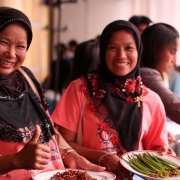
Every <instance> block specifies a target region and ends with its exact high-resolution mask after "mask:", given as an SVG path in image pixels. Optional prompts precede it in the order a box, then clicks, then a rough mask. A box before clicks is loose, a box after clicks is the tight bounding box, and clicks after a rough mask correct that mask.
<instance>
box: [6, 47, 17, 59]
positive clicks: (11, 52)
mask: <svg viewBox="0 0 180 180" xmlns="http://www.w3.org/2000/svg"><path fill="white" fill-rule="evenodd" d="M6 56H8V57H9V58H15V57H16V50H15V47H14V46H9V47H8V48H7V49H6Z"/></svg>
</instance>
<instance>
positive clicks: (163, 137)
mask: <svg viewBox="0 0 180 180" xmlns="http://www.w3.org/2000/svg"><path fill="white" fill-rule="evenodd" d="M141 51H142V45H141V40H140V34H139V32H138V29H137V28H136V27H135V26H134V25H133V24H132V23H130V22H127V21H123V20H117V21H114V22H112V23H110V24H109V25H107V26H106V27H105V29H104V30H103V32H102V35H101V39H100V61H101V68H100V71H96V72H92V73H88V74H86V75H84V76H82V77H81V78H79V79H77V80H75V81H73V82H71V83H70V85H69V86H68V88H67V89H66V91H65V92H64V94H63V96H62V98H61V99H60V101H59V103H58V105H57V106H56V109H55V111H54V112H53V114H52V118H53V121H54V122H55V123H56V124H58V125H59V126H60V127H59V130H60V132H61V134H62V136H63V137H64V138H65V140H66V141H67V142H69V144H70V145H71V146H72V147H73V148H74V149H75V150H76V151H77V152H78V153H79V154H81V155H83V156H84V157H86V158H87V159H88V160H90V161H91V162H93V163H96V164H98V163H99V164H101V165H103V166H105V167H106V169H107V170H108V171H111V172H114V173H116V175H117V176H118V177H120V178H121V180H122V179H124V178H123V173H126V171H125V170H122V167H121V166H120V163H119V156H121V155H122V154H123V153H125V152H127V151H133V150H143V149H145V150H157V151H161V152H162V153H170V154H174V152H173V151H172V150H171V149H170V148H169V147H168V142H167V134H166V133H167V132H166V128H165V122H166V116H165V111H164V108H163V104H162V102H161V100H160V98H159V96H158V95H157V94H156V93H154V92H153V91H151V90H150V89H148V88H146V87H144V86H143V84H142V81H141V77H140V75H139V65H140V59H141ZM83 103H85V106H84V110H83V113H82V116H83V117H82V126H81V128H82V132H83V134H82V145H79V144H76V142H75V141H76V136H77V132H78V126H79V117H80V114H81V112H82V111H81V110H82V107H83ZM126 176H128V174H127V173H126ZM128 177H129V179H130V176H128Z"/></svg>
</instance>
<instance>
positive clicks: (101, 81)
mask: <svg viewBox="0 0 180 180" xmlns="http://www.w3.org/2000/svg"><path fill="white" fill-rule="evenodd" d="M119 30H125V31H126V32H127V33H130V34H132V35H133V37H134V40H135V43H136V49H137V51H138V60H137V64H136V66H135V68H134V69H133V70H132V71H131V72H130V73H128V74H127V75H125V76H117V75H115V74H113V73H112V72H111V71H110V70H109V69H108V67H107V65H106V59H105V54H106V48H107V45H108V42H109V39H110V37H111V36H112V34H113V33H114V32H115V31H119ZM141 53H142V44H141V38H140V34H139V31H138V29H137V28H136V26H134V25H133V24H132V23H130V22H128V21H124V20H117V21H114V22H112V23H110V24H109V25H107V26H106V27H105V29H104V30H103V32H102V34H101V39H100V60H101V70H100V71H98V72H95V73H91V74H88V75H87V76H85V81H86V83H87V87H88V91H89V96H90V99H91V102H93V107H94V111H95V114H98V117H103V121H104V122H106V123H108V124H109V127H111V128H114V129H115V130H116V131H117V132H118V135H119V138H120V141H121V144H122V146H123V147H124V148H125V149H126V150H127V151H131V150H135V149H138V142H139V137H140V134H141V122H142V111H141V108H142V102H141V106H138V105H137V103H136V100H137V99H139V98H140V99H139V100H140V101H141V100H142V96H143V86H142V82H141V77H140V76H139V66H140V59H141ZM137 102H138V101H137ZM112 122H113V123H114V126H112Z"/></svg>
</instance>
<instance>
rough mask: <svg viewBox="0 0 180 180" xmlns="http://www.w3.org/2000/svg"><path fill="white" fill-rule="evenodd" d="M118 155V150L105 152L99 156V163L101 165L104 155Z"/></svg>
mask: <svg viewBox="0 0 180 180" xmlns="http://www.w3.org/2000/svg"><path fill="white" fill-rule="evenodd" d="M113 154H114V155H117V152H107V153H105V154H103V155H102V156H101V157H100V158H99V165H100V166H101V165H102V164H101V160H102V159H103V158H104V157H106V156H109V155H113Z"/></svg>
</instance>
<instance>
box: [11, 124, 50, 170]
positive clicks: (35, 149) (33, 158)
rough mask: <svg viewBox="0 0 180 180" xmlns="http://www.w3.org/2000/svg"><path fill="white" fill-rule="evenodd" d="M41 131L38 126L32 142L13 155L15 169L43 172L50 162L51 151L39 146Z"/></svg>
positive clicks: (46, 147)
mask: <svg viewBox="0 0 180 180" xmlns="http://www.w3.org/2000/svg"><path fill="white" fill-rule="evenodd" d="M40 134H41V129H40V127H39V126H38V125H37V126H36V131H35V133H34V135H33V136H32V138H31V140H30V141H29V142H28V143H27V144H26V145H25V146H24V148H23V149H22V150H21V151H19V152H18V153H16V154H14V155H13V162H14V165H15V169H38V170H42V169H44V168H45V166H46V165H47V164H48V163H49V161H50V151H51V149H50V148H49V147H48V146H46V145H43V144H38V143H37V141H38V138H39V136H40Z"/></svg>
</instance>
